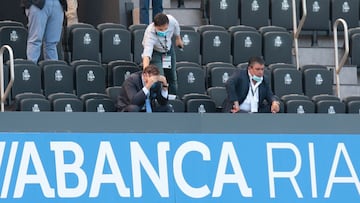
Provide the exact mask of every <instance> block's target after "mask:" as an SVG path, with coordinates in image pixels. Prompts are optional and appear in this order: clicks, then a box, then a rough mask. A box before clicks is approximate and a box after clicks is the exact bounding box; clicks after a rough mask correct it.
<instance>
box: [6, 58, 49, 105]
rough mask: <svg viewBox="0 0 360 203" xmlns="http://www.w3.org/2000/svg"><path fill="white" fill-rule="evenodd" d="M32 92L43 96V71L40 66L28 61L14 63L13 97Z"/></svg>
mask: <svg viewBox="0 0 360 203" xmlns="http://www.w3.org/2000/svg"><path fill="white" fill-rule="evenodd" d="M24 92H32V93H39V94H42V89H41V70H40V67H39V66H38V65H36V64H35V63H33V62H31V61H27V60H16V61H15V62H14V84H13V87H12V89H11V97H12V98H15V96H16V95H17V94H19V93H24Z"/></svg>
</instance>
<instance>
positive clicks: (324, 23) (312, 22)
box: [302, 0, 330, 31]
mask: <svg viewBox="0 0 360 203" xmlns="http://www.w3.org/2000/svg"><path fill="white" fill-rule="evenodd" d="M302 6H303V5H302ZM306 8H307V16H306V20H305V23H304V26H303V29H302V30H312V31H329V29H330V1H319V0H307V1H306Z"/></svg>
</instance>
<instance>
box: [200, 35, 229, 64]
mask: <svg viewBox="0 0 360 203" xmlns="http://www.w3.org/2000/svg"><path fill="white" fill-rule="evenodd" d="M230 46H231V40H230V34H229V33H228V32H227V31H219V30H208V31H204V32H203V33H202V34H201V55H202V64H207V63H210V62H216V61H219V62H231V48H230Z"/></svg>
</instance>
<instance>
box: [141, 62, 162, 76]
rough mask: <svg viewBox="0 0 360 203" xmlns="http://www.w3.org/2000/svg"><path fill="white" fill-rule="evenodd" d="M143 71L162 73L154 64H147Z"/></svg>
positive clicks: (150, 73)
mask: <svg viewBox="0 0 360 203" xmlns="http://www.w3.org/2000/svg"><path fill="white" fill-rule="evenodd" d="M143 73H147V74H149V75H160V71H159V69H158V68H157V67H156V66H155V65H153V64H150V65H148V66H146V67H145V68H144V70H143Z"/></svg>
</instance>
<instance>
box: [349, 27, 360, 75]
mask: <svg viewBox="0 0 360 203" xmlns="http://www.w3.org/2000/svg"><path fill="white" fill-rule="evenodd" d="M350 56H351V64H352V65H356V66H357V67H358V69H359V68H360V57H359V56H360V33H355V34H353V35H351V37H350Z"/></svg>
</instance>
